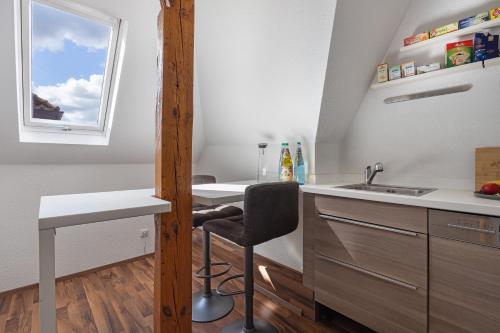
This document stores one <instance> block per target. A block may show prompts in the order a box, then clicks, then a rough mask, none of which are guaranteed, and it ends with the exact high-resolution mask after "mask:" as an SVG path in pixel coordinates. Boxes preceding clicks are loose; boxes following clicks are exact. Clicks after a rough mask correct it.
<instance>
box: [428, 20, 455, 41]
mask: <svg viewBox="0 0 500 333" xmlns="http://www.w3.org/2000/svg"><path fill="white" fill-rule="evenodd" d="M456 30H458V22H453V23H450V24H447V25H443V26H442V27H439V28H435V29H432V30H431V33H430V37H431V38H435V37H439V36H442V35H445V34H447V33H450V32H453V31H456Z"/></svg>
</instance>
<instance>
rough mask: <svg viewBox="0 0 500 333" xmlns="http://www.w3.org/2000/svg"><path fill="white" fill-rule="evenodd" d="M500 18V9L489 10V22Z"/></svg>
mask: <svg viewBox="0 0 500 333" xmlns="http://www.w3.org/2000/svg"><path fill="white" fill-rule="evenodd" d="M497 18H500V7H498V8H493V9H490V20H495V19H497Z"/></svg>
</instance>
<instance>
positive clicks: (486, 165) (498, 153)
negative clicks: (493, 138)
mask: <svg viewBox="0 0 500 333" xmlns="http://www.w3.org/2000/svg"><path fill="white" fill-rule="evenodd" d="M496 180H500V147H491V148H477V149H476V191H479V190H480V189H481V186H482V185H483V184H485V183H488V182H492V181H496Z"/></svg>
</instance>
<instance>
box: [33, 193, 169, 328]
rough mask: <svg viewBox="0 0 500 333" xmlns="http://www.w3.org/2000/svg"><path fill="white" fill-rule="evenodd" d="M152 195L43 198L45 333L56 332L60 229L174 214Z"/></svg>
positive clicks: (42, 303) (42, 312) (41, 239)
mask: <svg viewBox="0 0 500 333" xmlns="http://www.w3.org/2000/svg"><path fill="white" fill-rule="evenodd" d="M152 194H153V191H152V190H150V189H147V190H134V191H119V192H101V193H85V194H70V195H57V196H48V197H42V198H41V201H40V213H39V218H38V230H39V234H38V235H39V236H38V237H39V260H40V296H39V305H40V332H41V333H55V332H56V289H55V237H54V236H55V232H56V228H61V227H70V226H75V225H81V224H88V223H96V222H103V221H110V220H119V219H124V218H128V217H137V216H144V215H152V214H159V213H168V212H170V210H171V206H170V202H168V201H164V200H161V199H158V198H155V197H153V196H152Z"/></svg>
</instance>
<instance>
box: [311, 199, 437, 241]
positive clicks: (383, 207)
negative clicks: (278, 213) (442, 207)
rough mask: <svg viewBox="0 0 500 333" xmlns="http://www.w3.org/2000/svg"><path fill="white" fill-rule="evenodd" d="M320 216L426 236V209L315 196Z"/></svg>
mask: <svg viewBox="0 0 500 333" xmlns="http://www.w3.org/2000/svg"><path fill="white" fill-rule="evenodd" d="M316 208H317V209H318V211H319V212H320V213H322V214H327V215H333V216H338V217H344V218H347V219H351V220H357V221H363V222H369V223H374V224H379V225H384V226H388V227H392V228H398V229H403V230H411V231H415V232H419V233H423V234H427V208H423V207H413V206H403V205H395V204H388V203H384V202H375V201H366V200H357V199H350V198H341V197H330V196H321V195H318V196H316Z"/></svg>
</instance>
